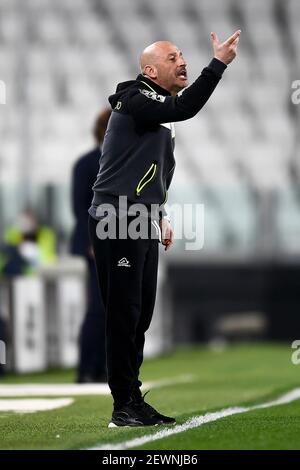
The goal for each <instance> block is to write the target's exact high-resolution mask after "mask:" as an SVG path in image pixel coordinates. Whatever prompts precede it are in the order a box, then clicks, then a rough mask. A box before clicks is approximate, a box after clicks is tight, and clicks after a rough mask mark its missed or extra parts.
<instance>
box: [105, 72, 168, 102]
mask: <svg viewBox="0 0 300 470" xmlns="http://www.w3.org/2000/svg"><path fill="white" fill-rule="evenodd" d="M141 82H144V83H147V84H148V85H149V86H150V87H151V88H152V89H153V90H155V91H156V92H157V93H159V94H160V95H164V96H169V95H171V93H169V92H168V91H167V90H165V89H164V88H162V87H160V86H159V85H157V84H156V83H154V82H153V81H152V80H150V79H149V78H147V77H145V76H144V75H142V74H139V75H138V76H137V77H136V79H135V80H128V81H126V82H121V83H119V84H118V85H117V88H116V92H115V93H114V94H113V95H110V96H109V98H108V101H109V103H110V105H111V107H112V108H115V106H116V105H117V102H118V101H119V99H120V98H121V96H122V95H123V94H124V92H125V91H126V90H127V89H128V88H131V87H132V86H134V85H137V84H140V83H141Z"/></svg>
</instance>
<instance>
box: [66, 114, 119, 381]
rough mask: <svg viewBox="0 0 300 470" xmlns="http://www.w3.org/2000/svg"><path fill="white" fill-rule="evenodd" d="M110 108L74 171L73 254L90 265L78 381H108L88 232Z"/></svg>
mask: <svg viewBox="0 0 300 470" xmlns="http://www.w3.org/2000/svg"><path fill="white" fill-rule="evenodd" d="M110 114H111V110H110V109H108V108H107V109H105V110H103V111H102V112H101V113H100V114H99V116H98V117H97V119H96V121H95V125H94V129H93V136H94V139H95V148H94V149H93V150H91V151H90V152H89V153H87V154H85V155H83V156H82V157H81V158H79V160H78V161H77V162H76V164H75V166H74V168H73V174H72V207H73V213H74V217H75V227H74V231H73V235H72V240H71V253H72V254H73V255H75V256H81V257H83V258H84V259H85V260H86V264H87V268H88V281H87V284H88V285H87V290H88V296H87V299H88V305H87V311H86V314H85V317H84V321H83V324H82V327H81V332H80V337H79V348H80V352H79V364H78V372H77V382H78V383H89V382H106V380H107V373H106V356H105V331H104V329H105V319H104V306H103V301H102V298H101V294H100V292H99V288H98V284H97V273H96V268H95V262H94V256H93V251H92V247H91V244H90V241H89V234H88V209H89V207H90V205H91V200H92V198H93V191H92V186H93V184H94V182H95V180H96V177H97V173H98V170H99V159H100V157H101V145H102V142H103V139H104V134H105V131H106V127H107V123H108V120H109V117H110Z"/></svg>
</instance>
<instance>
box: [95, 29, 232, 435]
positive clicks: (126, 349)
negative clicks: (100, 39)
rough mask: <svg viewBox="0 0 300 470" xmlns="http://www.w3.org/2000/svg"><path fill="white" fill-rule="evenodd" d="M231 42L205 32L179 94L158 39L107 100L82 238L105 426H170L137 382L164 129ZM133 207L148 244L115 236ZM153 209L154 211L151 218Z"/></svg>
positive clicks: (205, 83) (175, 60) (205, 85)
mask: <svg viewBox="0 0 300 470" xmlns="http://www.w3.org/2000/svg"><path fill="white" fill-rule="evenodd" d="M239 37H240V31H236V32H235V33H234V34H233V35H232V36H231V37H230V38H228V39H227V41H225V42H224V43H221V42H220V41H219V39H218V37H217V35H216V34H215V33H211V39H212V45H213V50H214V58H213V59H212V60H211V61H210V63H209V64H208V66H207V67H205V68H204V69H203V71H202V73H201V75H200V76H199V77H198V78H197V80H196V81H195V82H194V83H193V84H192V85H191V86H190V87H189V88H188V89H187V90H186V91H184V92H183V93H182V95H181V96H177V94H178V93H179V91H181V90H183V89H184V88H185V87H187V85H188V77H187V64H186V62H185V60H184V58H183V55H182V52H181V51H180V50H179V49H178V48H177V47H176V46H175V45H174V44H172V43H171V42H169V41H158V42H156V43H154V44H152V45H150V46H148V47H147V48H146V49H145V50H144V51H143V53H142V55H141V58H140V69H141V74H140V75H138V76H137V78H136V79H135V80H131V81H127V82H124V83H120V84H119V85H118V86H117V89H116V93H115V94H114V95H111V96H110V97H109V102H110V104H111V107H112V109H113V113H112V116H111V119H110V121H109V125H108V131H107V133H106V135H105V139H104V143H103V154H102V158H101V162H100V170H99V173H98V177H97V181H96V183H95V184H94V187H93V190H94V198H93V201H92V205H91V207H90V209H89V214H90V218H89V228H90V235H91V240H92V241H93V248H94V253H95V259H96V265H97V271H98V276H99V282H100V288H101V289H102V296H103V299H104V303H105V308H106V323H107V327H106V343H107V367H108V384H109V387H110V390H111V393H112V396H113V399H114V409H113V413H112V419H111V422H110V423H109V427H115V426H148V425H161V424H173V423H175V419H174V418H172V417H169V416H164V415H162V414H161V413H159V412H158V411H157V410H155V409H154V408H153V407H152V406H150V405H149V404H148V403H146V402H145V401H144V396H142V394H141V390H140V387H141V385H142V382H141V381H140V379H139V373H140V367H141V365H142V362H143V349H144V343H145V332H146V331H147V329H148V328H149V326H150V323H151V319H152V315H153V309H154V304H155V297H156V284H157V266H158V241H159V226H158V222H159V224H160V229H161V240H162V243H163V245H164V246H165V249H167V248H168V247H170V246H171V245H172V242H173V230H172V228H171V225H170V222H169V220H168V219H167V218H166V211H165V210H164V203H165V201H166V197H167V190H168V188H169V186H170V184H171V180H172V177H173V173H174V168H175V159H174V154H173V150H174V136H175V134H174V126H173V124H172V123H173V122H174V121H183V120H186V119H190V118H192V117H193V116H195V115H196V114H197V113H198V112H199V111H200V109H201V108H202V107H203V106H204V104H205V103H206V102H207V100H208V99H209V97H210V96H211V94H212V93H213V91H214V89H215V87H216V86H217V84H218V82H219V80H220V78H221V77H222V74H223V72H224V70H225V69H226V67H227V65H228V64H229V63H230V62H231V61H232V60H233V59H234V57H235V55H236V49H237V44H238V41H239ZM120 196H126V198H127V202H129V207H127V209H126V210H124V211H123V212H124V213H123V212H122V208H121V207H120V199H119V198H120ZM135 203H139V204H141V205H142V204H143V210H145V212H146V214H145V215H146V219H147V223H148V238H142V237H141V236H140V237H137V238H130V236H127V238H126V237H122V236H118V229H119V224H123V220H125V223H126V224H127V230H128V226H129V224H130V223H131V217H132V212H130V205H131V204H135ZM108 204H110V205H111V206H112V207H113V208H114V209H115V211H112V212H115V214H116V215H117V218H116V220H115V219H114V220H113V222H116V226H117V230H116V231H115V234H113V236H112V237H110V235H109V236H108V237H100V236H99V235H98V233H99V231H101V226H103V225H105V223H107V224H108V225H109V222H110V219H109V216H110V215H114V214H109V213H108V214H107V215H108V217H106V215H105V211H106V208H107V207H108ZM153 205H156V207H157V206H159V209H158V210H156V212H155V213H154V214H153V213H152V210H151V209H152V207H151V206H153ZM149 206H150V207H149ZM139 207H141V206H139ZM150 211H151V212H150ZM106 212H108V211H106ZM133 212H135V211H134V209H133ZM103 214H104V215H103ZM133 217H134V218H136V215H135V216H134V215H133ZM103 218H104V221H102V222H100V221H101V220H102V219H103ZM105 219H106V222H105ZM121 220H122V222H121ZM103 222H104V223H103ZM152 224H153V225H154V227H156V228H157V237H156V239H155V237H153V236H152V234H151V231H150V230H151V228H152ZM98 230H99V231H98ZM149 232H150V235H149ZM108 233H109V232H108ZM114 235H116V236H114Z"/></svg>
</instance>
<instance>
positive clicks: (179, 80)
mask: <svg viewBox="0 0 300 470" xmlns="http://www.w3.org/2000/svg"><path fill="white" fill-rule="evenodd" d="M155 66H156V71H157V79H156V82H157V83H158V84H159V85H160V86H162V87H163V88H165V89H166V90H168V91H169V92H170V93H171V94H172V95H176V94H177V93H178V92H179V91H180V90H182V89H183V88H185V87H186V86H188V76H187V64H186V61H185V60H184V58H183V55H182V52H181V51H180V50H179V49H178V48H177V47H176V46H175V45H174V44H171V43H170V44H167V45H166V46H165V47H164V48H163V49H162V50H161V53H160V54H159V57H158V58H157V62H156V64H155Z"/></svg>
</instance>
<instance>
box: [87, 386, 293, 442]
mask: <svg viewBox="0 0 300 470" xmlns="http://www.w3.org/2000/svg"><path fill="white" fill-rule="evenodd" d="M299 398H300V388H296V389H294V390H292V391H290V392H288V393H285V394H284V395H282V396H281V397H279V398H277V399H276V400H273V401H269V402H266V403H262V404H260V405H253V406H249V407H234V408H226V409H224V410H220V411H216V412H214V413H206V414H205V415H200V416H194V417H193V418H190V419H188V420H187V421H186V422H185V423H184V424H180V425H177V426H173V427H172V428H170V427H169V428H165V429H163V430H162V431H158V432H156V433H154V434H150V435H147V436H142V437H138V438H135V439H130V440H129V441H125V442H120V443H119V444H104V445H99V446H95V447H91V448H90V449H88V450H123V449H130V448H132V447H139V446H142V445H144V444H147V443H148V442H153V441H157V440H158V439H163V438H165V437H169V436H172V435H174V434H179V433H181V432H185V431H188V430H189V429H193V428H198V427H200V426H203V424H206V423H212V422H213V421H217V420H219V419H222V418H226V417H227V416H233V415H236V414H239V413H248V412H249V411H253V410H259V409H261V408H271V407H272V406H278V405H284V404H287V403H291V402H293V401H295V400H299ZM137 429H138V428H137ZM112 432H113V431H112Z"/></svg>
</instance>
